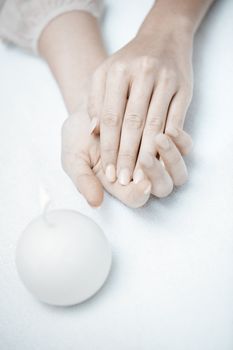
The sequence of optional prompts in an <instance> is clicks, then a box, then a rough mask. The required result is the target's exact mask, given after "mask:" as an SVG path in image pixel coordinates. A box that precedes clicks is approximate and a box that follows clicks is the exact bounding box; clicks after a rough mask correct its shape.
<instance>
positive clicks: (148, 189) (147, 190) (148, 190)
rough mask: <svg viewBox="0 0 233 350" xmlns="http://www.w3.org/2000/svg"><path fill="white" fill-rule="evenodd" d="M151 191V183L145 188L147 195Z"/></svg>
mask: <svg viewBox="0 0 233 350" xmlns="http://www.w3.org/2000/svg"><path fill="white" fill-rule="evenodd" d="M150 192H151V184H149V185H148V186H147V187H146V188H145V190H144V194H145V195H146V196H147V195H148V194H149V193H150Z"/></svg>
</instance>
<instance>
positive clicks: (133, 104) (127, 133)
mask: <svg viewBox="0 0 233 350" xmlns="http://www.w3.org/2000/svg"><path fill="white" fill-rule="evenodd" d="M153 86H154V77H153V75H148V76H146V77H145V76H144V75H141V76H139V77H138V78H136V79H135V80H134V81H133V83H132V87H131V90H130V95H129V99H128V103H127V107H126V111H125V115H124V120H123V124H122V129H121V140H120V148H119V153H118V158H117V176H118V181H119V182H120V184H121V185H127V184H128V183H129V182H130V180H131V178H132V175H133V170H134V167H135V163H136V159H137V155H138V149H139V145H140V142H141V137H142V132H143V128H144V124H145V119H146V115H147V111H148V106H149V103H150V99H151V94H152V90H153Z"/></svg>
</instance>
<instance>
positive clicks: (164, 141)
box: [156, 134, 170, 151]
mask: <svg viewBox="0 0 233 350" xmlns="http://www.w3.org/2000/svg"><path fill="white" fill-rule="evenodd" d="M156 141H157V144H158V145H159V147H161V148H163V149H164V150H165V151H167V150H168V149H169V147H170V143H169V141H168V138H167V137H166V136H164V135H163V134H160V135H158V136H157V137H156Z"/></svg>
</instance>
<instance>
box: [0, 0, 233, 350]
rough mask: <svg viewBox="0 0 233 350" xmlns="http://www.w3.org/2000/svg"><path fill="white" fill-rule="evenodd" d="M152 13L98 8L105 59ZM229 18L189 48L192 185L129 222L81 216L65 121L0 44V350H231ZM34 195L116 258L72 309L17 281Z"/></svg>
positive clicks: (118, 215)
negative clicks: (93, 227)
mask: <svg viewBox="0 0 233 350" xmlns="http://www.w3.org/2000/svg"><path fill="white" fill-rule="evenodd" d="M151 4H152V1H151V0H144V1H140V0H137V1H135V0H134V1H133V0H131V1H123V0H120V1H113V0H108V1H107V11H106V16H105V19H104V22H103V33H104V37H105V41H106V43H107V46H108V48H109V51H110V52H112V51H114V50H116V49H118V48H119V47H120V46H122V45H123V44H124V43H126V42H127V41H128V40H130V38H131V37H132V36H133V35H134V34H135V32H136V30H137V28H138V26H139V24H140V23H141V21H142V20H143V18H144V16H145V14H146V13H147V11H148V9H149V8H150V6H151ZM232 18H233V1H232V0H222V1H221V0H219V1H217V2H216V4H215V5H214V6H213V8H212V9H211V11H210V12H209V14H208V16H207V17H206V19H205V21H204V23H203V24H202V26H201V28H200V30H199V32H198V34H197V37H196V40H195V50H194V71H195V89H194V98H193V102H192V105H191V107H190V110H189V113H188V117H187V123H186V129H187V130H188V131H189V132H190V133H191V134H192V136H193V139H194V143H195V147H194V151H193V154H192V155H191V156H190V157H188V158H187V164H188V168H189V172H190V180H189V182H188V184H187V185H185V186H184V187H183V188H181V189H179V190H177V191H175V192H174V193H173V194H172V195H171V196H170V197H169V198H167V199H163V200H157V199H156V198H152V199H151V200H150V201H149V203H148V204H147V205H146V206H145V207H144V208H142V209H137V210H132V209H129V208H127V207H125V206H124V205H122V204H121V203H120V202H118V201H117V200H115V199H113V198H112V197H110V196H109V195H106V196H105V201H104V204H103V205H102V207H101V208H100V209H98V210H93V209H91V208H89V207H88V205H87V204H86V202H85V200H84V199H83V198H82V197H81V196H80V195H79V193H77V191H76V189H75V188H74V186H73V184H72V183H71V181H70V180H69V178H68V177H67V176H66V174H65V173H64V172H63V170H62V169H61V165H60V129H61V126H62V123H63V121H64V120H65V118H66V111H65V107H64V105H63V102H62V99H61V96H60V93H59V91H58V88H57V86H56V84H55V82H54V81H53V78H52V77H51V74H50V73H49V70H48V68H47V67H46V65H45V63H43V62H42V61H41V60H40V59H38V58H36V57H32V56H29V55H27V54H25V53H23V52H21V51H20V50H18V49H15V48H7V47H5V46H4V45H3V44H0V349H1V350H21V349H22V350H77V349H78V350H110V349H111V350H220V349H221V350H232V349H233V215H232V212H233V107H232V104H233V87H232V86H233V68H232V62H233V42H232V38H233V20H232ZM155 37H156V33H155ZM155 40H156V39H155ZM41 184H42V185H43V186H44V187H45V188H46V189H47V190H48V192H49V194H50V196H51V198H52V201H53V203H52V207H51V208H54V209H59V208H67V209H69V208H70V209H76V210H78V211H80V212H82V213H84V214H86V215H88V216H90V217H92V218H93V219H94V220H96V222H98V223H99V224H100V226H101V227H102V228H103V229H104V231H105V233H106V235H107V237H108V239H109V240H110V242H111V245H112V248H113V259H114V263H113V268H112V272H111V275H110V278H109V280H108V282H107V284H106V285H105V286H104V288H103V289H102V290H101V291H100V292H99V293H98V294H97V295H96V296H95V297H94V298H92V299H90V300H89V301H88V302H86V303H84V304H81V305H79V306H76V307H72V308H67V309H64V308H54V307H49V306H45V305H43V304H41V303H39V302H37V301H36V300H35V299H34V298H33V297H32V296H31V295H30V294H29V293H28V292H27V291H26V290H25V288H24V286H23V285H22V284H21V282H20V280H19V278H18V276H17V273H16V269H15V265H14V251H15V246H16V241H17V238H18V237H19V235H20V232H21V231H22V230H23V229H24V228H25V226H26V225H27V224H28V222H29V221H30V220H31V219H32V218H34V217H35V216H37V215H39V214H40V212H41V208H40V203H39V195H38V194H39V186H40V185H41Z"/></svg>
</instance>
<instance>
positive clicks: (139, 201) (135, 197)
mask: <svg viewBox="0 0 233 350" xmlns="http://www.w3.org/2000/svg"><path fill="white" fill-rule="evenodd" d="M97 176H98V178H99V179H100V181H101V183H102V184H103V186H104V188H105V189H106V190H107V191H108V192H109V193H110V194H111V195H113V196H114V197H116V198H117V199H119V200H120V201H121V202H122V203H124V204H125V205H127V206H128V207H131V208H139V207H142V206H143V205H144V204H145V203H146V202H147V201H148V199H149V197H150V193H151V183H150V182H149V181H148V180H147V179H145V180H144V181H141V182H140V184H137V185H136V184H135V183H133V182H130V183H129V184H128V185H127V186H122V185H120V184H119V182H118V181H116V182H114V183H110V182H109V181H108V180H107V178H106V176H105V174H104V172H103V169H102V167H100V170H99V171H98V173H97Z"/></svg>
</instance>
